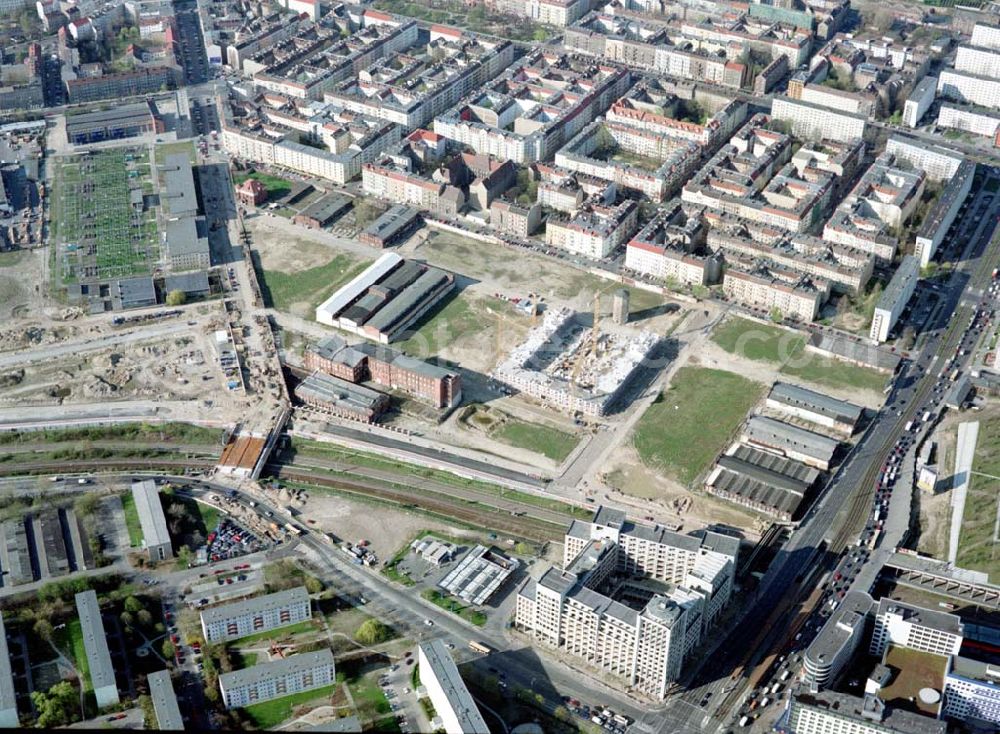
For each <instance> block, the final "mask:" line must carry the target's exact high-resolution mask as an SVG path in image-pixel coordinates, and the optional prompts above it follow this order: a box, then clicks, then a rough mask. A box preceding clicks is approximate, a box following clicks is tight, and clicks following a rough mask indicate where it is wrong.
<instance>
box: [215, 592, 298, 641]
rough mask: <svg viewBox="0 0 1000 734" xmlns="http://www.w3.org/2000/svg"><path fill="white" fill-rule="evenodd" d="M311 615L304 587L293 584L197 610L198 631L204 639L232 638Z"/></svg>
mask: <svg viewBox="0 0 1000 734" xmlns="http://www.w3.org/2000/svg"><path fill="white" fill-rule="evenodd" d="M311 617H312V608H311V606H310V603H309V593H308V592H307V591H306V587H304V586H296V587H295V588H293V589H286V590H284V591H276V592H275V593H273V594H267V595H265V596H258V597H254V598H252V599H242V600H240V601H237V602H233V603H231V604H223V605H221V606H217V607H212V608H211V609H205V610H204V611H202V613H201V632H202V635H203V636H204V637H205V641H206V642H219V641H222V640H236V639H239V638H240V637H246V636H247V635H252V634H256V633H258V632H268V631H270V630H274V629H279V628H281V627H287V626H288V625H290V624H298V623H299V622H305V621H306V620H308V619H310V618H311Z"/></svg>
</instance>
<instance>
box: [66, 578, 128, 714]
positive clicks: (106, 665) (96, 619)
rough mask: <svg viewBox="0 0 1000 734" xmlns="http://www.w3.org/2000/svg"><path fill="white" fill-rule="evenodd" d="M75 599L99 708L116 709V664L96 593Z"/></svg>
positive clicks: (82, 593) (85, 593) (90, 592)
mask: <svg viewBox="0 0 1000 734" xmlns="http://www.w3.org/2000/svg"><path fill="white" fill-rule="evenodd" d="M74 599H75V601H76V615H77V617H78V618H79V620H80V630H81V634H82V635H83V648H84V652H85V653H86V656H87V666H88V668H89V669H90V684H91V687H92V689H93V691H94V698H95V700H96V702H97V708H98V709H103V708H107V707H108V706H115V705H117V704H118V702H119V697H118V684H117V682H116V679H115V668H114V664H113V663H112V662H111V650H109V649H108V636H107V633H106V632H105V630H104V620H103V619H102V618H101V605H100V602H98V600H97V592H96V591H94V590H93V589H89V590H87V591H82V592H80V593H79V594H77V595H76V596H75V597H74Z"/></svg>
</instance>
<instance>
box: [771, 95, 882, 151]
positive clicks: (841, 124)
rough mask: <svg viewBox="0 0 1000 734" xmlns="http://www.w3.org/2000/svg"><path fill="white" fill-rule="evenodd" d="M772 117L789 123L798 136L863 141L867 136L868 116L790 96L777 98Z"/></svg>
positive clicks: (808, 138)
mask: <svg viewBox="0 0 1000 734" xmlns="http://www.w3.org/2000/svg"><path fill="white" fill-rule="evenodd" d="M771 117H773V118H774V119H775V120H781V121H782V122H787V123H789V124H790V125H791V127H792V134H793V135H795V137H797V138H805V139H807V140H823V139H829V140H837V141H841V142H850V141H853V140H861V139H863V138H864V137H865V130H866V125H867V121H866V118H864V117H863V116H861V115H856V114H853V113H850V112H840V111H838V110H833V109H830V108H829V107H823V106H821V105H817V104H812V103H810V102H805V101H803V100H799V99H791V98H790V97H775V98H774V102H773V103H772V104H771Z"/></svg>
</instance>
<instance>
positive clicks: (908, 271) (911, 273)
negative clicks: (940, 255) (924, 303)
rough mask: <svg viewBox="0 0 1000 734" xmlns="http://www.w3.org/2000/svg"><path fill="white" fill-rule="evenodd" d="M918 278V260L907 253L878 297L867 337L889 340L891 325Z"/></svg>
mask: <svg viewBox="0 0 1000 734" xmlns="http://www.w3.org/2000/svg"><path fill="white" fill-rule="evenodd" d="M919 278H920V261H919V260H918V259H917V258H916V257H914V256H913V255H907V256H906V257H904V258H903V260H902V262H900V264H899V267H898V268H897V269H896V272H895V274H894V275H893V276H892V280H890V281H889V285H887V286H886V288H885V290H884V291H883V292H882V295H881V296H880V297H879V299H878V304H876V306H875V311H874V313H873V314H872V325H871V329H869V331H868V338H869V339H871V340H872V341H873V342H876V343H882V342H885V341H888V340H889V334H890V332H891V331H892V327H893V326H895V325H896V321H897V320H898V319H899V316H900V314H902V313H903V311H904V310H905V309H906V304H907V303H909V301H910V297H911V296H912V295H913V291H914V290H915V289H916V287H917V280H918V279H919Z"/></svg>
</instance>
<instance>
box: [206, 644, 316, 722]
mask: <svg viewBox="0 0 1000 734" xmlns="http://www.w3.org/2000/svg"><path fill="white" fill-rule="evenodd" d="M333 682H334V667H333V653H332V652H330V650H329V649H326V648H324V649H322V650H317V651H315V652H305V653H301V654H299V655H290V656H289V657H287V658H281V659H279V660H274V661H272V662H269V663H260V664H258V665H254V666H253V667H251V668H246V669H245V670H234V671H233V672H232V673H223V674H222V675H220V676H219V690H220V691H221V693H222V702H223V703H224V704H225V705H226V708H227V709H231V708H237V707H239V706H249V705H251V704H254V703H258V702H260V701H270V700H271V699H274V698H281V697H283V696H290V695H292V694H293V693H300V692H302V691H311V690H313V689H316V688H322V687H323V686H328V685H330V684H332V683H333Z"/></svg>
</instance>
